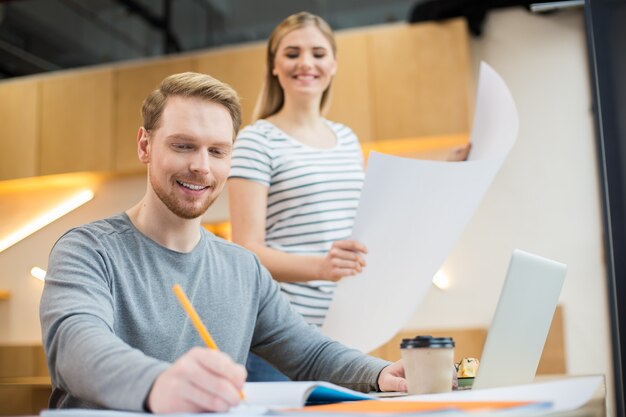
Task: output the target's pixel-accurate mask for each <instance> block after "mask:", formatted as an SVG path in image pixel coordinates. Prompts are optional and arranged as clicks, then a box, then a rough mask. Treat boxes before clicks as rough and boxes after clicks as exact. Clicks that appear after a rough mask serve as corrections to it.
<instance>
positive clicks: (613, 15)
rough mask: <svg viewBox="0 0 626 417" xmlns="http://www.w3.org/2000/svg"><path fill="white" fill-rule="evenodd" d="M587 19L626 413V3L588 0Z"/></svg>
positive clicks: (618, 372) (620, 400)
mask: <svg viewBox="0 0 626 417" xmlns="http://www.w3.org/2000/svg"><path fill="white" fill-rule="evenodd" d="M585 23H586V25H587V40H588V47H589V63H590V66H591V74H592V84H593V90H594V91H593V92H594V110H595V116H596V117H595V119H596V120H595V124H596V142H597V147H598V155H599V167H600V170H601V172H600V174H601V175H600V176H601V180H602V191H603V210H604V228H605V252H606V262H607V266H608V268H607V269H608V280H609V281H608V289H609V308H610V313H611V336H612V341H613V363H614V374H615V398H616V409H615V415H618V416H623V415H626V414H625V409H624V373H625V371H624V363H626V359H625V355H626V351H625V347H626V340H624V337H625V335H626V329H623V330H621V329H620V323H626V316H625V315H626V1H624V0H587V1H586V3H585Z"/></svg>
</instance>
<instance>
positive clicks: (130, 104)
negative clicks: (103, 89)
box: [113, 57, 195, 171]
mask: <svg viewBox="0 0 626 417" xmlns="http://www.w3.org/2000/svg"><path fill="white" fill-rule="evenodd" d="M185 71H195V68H194V66H193V62H192V59H191V58H189V57H187V58H182V59H166V60H158V61H154V62H149V63H143V64H141V65H133V66H126V67H121V68H119V69H117V70H116V71H115V81H114V88H115V93H114V100H115V108H114V112H115V113H114V114H115V119H114V120H115V127H114V130H113V137H114V139H113V143H114V148H115V150H114V158H113V168H114V169H115V170H116V171H132V170H140V169H143V167H144V165H143V164H141V163H140V162H139V160H138V159H137V140H136V139H137V130H138V129H139V127H140V126H141V123H142V120H141V111H140V109H141V103H143V100H144V99H145V98H146V96H147V95H148V94H149V93H150V92H151V91H152V90H154V89H156V88H157V87H158V86H159V84H160V83H161V81H162V80H163V79H164V78H165V77H167V76H168V75H171V74H175V73H179V72H185Z"/></svg>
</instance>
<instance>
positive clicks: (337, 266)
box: [318, 240, 367, 281]
mask: <svg viewBox="0 0 626 417" xmlns="http://www.w3.org/2000/svg"><path fill="white" fill-rule="evenodd" d="M364 253H367V248H366V247H365V246H363V245H362V244H360V243H359V242H357V241H356V240H337V241H335V242H333V245H332V246H331V248H330V250H329V251H328V253H327V254H326V256H325V257H324V258H323V259H322V264H321V267H320V272H319V273H318V276H319V279H321V280H325V281H339V280H340V279H341V278H343V277H347V276H351V275H356V274H358V273H360V272H361V271H363V267H364V266H365V259H363V256H362V254H364Z"/></svg>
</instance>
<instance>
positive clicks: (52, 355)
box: [40, 229, 169, 411]
mask: <svg viewBox="0 0 626 417" xmlns="http://www.w3.org/2000/svg"><path fill="white" fill-rule="evenodd" d="M108 263H109V259H108V257H107V253H106V251H105V250H104V249H103V247H102V246H101V244H100V243H99V239H98V237H97V236H95V235H94V234H91V233H89V232H87V231H84V230H83V231H81V230H80V229H75V230H73V231H70V232H69V233H68V234H66V235H65V236H64V237H62V238H61V239H60V240H59V241H58V242H57V243H56V245H55V246H54V248H53V250H52V252H51V254H50V259H49V264H48V274H47V277H46V281H45V286H44V291H43V295H42V299H41V305H40V318H41V326H42V333H43V342H44V347H45V351H46V357H47V360H48V367H49V370H50V375H51V379H52V385H53V396H52V401H51V406H53V407H54V406H56V407H67V406H69V407H76V406H77V405H78V406H85V404H87V405H88V406H98V407H104V408H113V409H122V410H133V411H142V410H143V406H144V401H145V399H146V396H147V394H148V392H149V391H150V388H151V387H152V384H153V382H154V380H155V379H156V377H157V376H158V375H159V374H160V373H161V372H163V371H164V370H165V369H166V368H167V367H168V366H169V363H167V362H163V361H160V360H157V359H155V358H151V357H148V356H146V355H145V354H144V353H142V352H141V351H139V350H138V349H134V348H133V347H131V346H129V345H128V344H127V343H125V342H124V341H123V340H121V339H120V338H119V337H118V336H117V335H116V334H115V332H114V329H115V323H114V314H113V311H114V308H115V306H114V303H113V297H112V287H111V281H110V277H109V270H110V268H109V266H110V265H109V264H108ZM55 402H56V404H55Z"/></svg>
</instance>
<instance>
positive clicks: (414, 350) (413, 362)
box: [400, 336, 454, 395]
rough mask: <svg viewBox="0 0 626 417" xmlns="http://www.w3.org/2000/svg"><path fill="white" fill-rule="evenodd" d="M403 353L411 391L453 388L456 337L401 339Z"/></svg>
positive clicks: (420, 391) (431, 391)
mask: <svg viewBox="0 0 626 417" xmlns="http://www.w3.org/2000/svg"><path fill="white" fill-rule="evenodd" d="M400 352H401V353H402V361H403V363H404V373H405V377H406V381H407V385H408V390H409V394H412V395H413V394H431V393H437V392H448V391H451V390H452V377H453V372H452V371H453V369H454V340H452V338H451V337H432V336H417V337H415V338H414V339H402V343H401V344H400Z"/></svg>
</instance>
